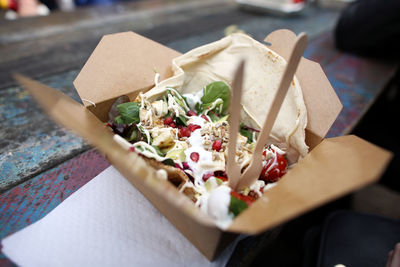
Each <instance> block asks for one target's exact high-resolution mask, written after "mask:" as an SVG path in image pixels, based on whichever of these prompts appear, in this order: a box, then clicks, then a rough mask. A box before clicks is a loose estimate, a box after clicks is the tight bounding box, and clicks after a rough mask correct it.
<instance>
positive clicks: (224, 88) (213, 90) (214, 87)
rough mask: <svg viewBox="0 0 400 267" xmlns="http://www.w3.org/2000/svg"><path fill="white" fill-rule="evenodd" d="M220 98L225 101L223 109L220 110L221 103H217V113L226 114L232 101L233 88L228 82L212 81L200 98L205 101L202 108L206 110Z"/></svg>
mask: <svg viewBox="0 0 400 267" xmlns="http://www.w3.org/2000/svg"><path fill="white" fill-rule="evenodd" d="M218 98H220V99H221V100H222V101H223V105H222V110H220V105H216V107H215V108H214V109H215V111H216V112H217V113H219V114H224V113H225V112H226V111H227V109H228V107H229V103H230V101H231V89H230V88H229V86H228V85H227V84H226V83H224V82H221V81H218V82H212V83H210V84H208V85H207V86H206V87H205V88H204V89H203V96H202V97H201V99H200V100H201V102H202V103H203V105H202V109H203V110H204V109H205V108H207V107H209V106H210V105H211V104H212V103H214V102H215V101H216V100H217V99H218Z"/></svg>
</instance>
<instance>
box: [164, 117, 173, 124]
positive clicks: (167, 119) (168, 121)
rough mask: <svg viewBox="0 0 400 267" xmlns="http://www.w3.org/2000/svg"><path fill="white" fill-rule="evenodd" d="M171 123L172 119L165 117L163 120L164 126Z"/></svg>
mask: <svg viewBox="0 0 400 267" xmlns="http://www.w3.org/2000/svg"><path fill="white" fill-rule="evenodd" d="M171 122H172V117H166V118H165V120H164V124H165V125H169V124H170V123H171Z"/></svg>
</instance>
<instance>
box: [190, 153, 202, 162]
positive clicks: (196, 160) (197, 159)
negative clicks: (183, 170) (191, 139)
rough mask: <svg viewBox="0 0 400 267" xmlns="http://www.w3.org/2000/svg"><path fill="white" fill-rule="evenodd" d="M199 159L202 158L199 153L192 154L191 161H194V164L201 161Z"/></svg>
mask: <svg viewBox="0 0 400 267" xmlns="http://www.w3.org/2000/svg"><path fill="white" fill-rule="evenodd" d="M199 157H200V155H199V153H197V152H192V153H191V154H190V159H191V160H192V161H194V162H198V161H199Z"/></svg>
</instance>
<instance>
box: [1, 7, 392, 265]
mask: <svg viewBox="0 0 400 267" xmlns="http://www.w3.org/2000/svg"><path fill="white" fill-rule="evenodd" d="M338 16H339V11H338V10H330V9H323V8H319V7H318V6H315V5H310V6H308V7H307V8H306V9H305V10H303V12H301V13H300V14H298V15H295V16H290V17H279V16H272V15H267V14H260V13H256V14H254V13H250V12H244V11H243V10H240V9H238V7H237V6H236V4H235V3H234V2H232V1H228V0H218V1H211V0H209V1H178V0H176V1H146V2H133V3H128V2H125V3H122V4H115V5H112V6H108V7H89V8H82V9H79V10H77V11H76V12H73V13H57V12H55V13H53V14H52V15H50V16H48V17H42V18H29V19H22V20H18V21H14V22H4V23H3V22H1V23H0V149H1V154H0V169H1V173H0V193H2V194H1V195H0V239H1V238H4V237H5V236H7V235H9V234H11V233H13V232H15V231H17V230H19V229H22V228H23V227H25V226H27V225H29V224H31V223H33V222H35V221H37V220H39V219H40V218H42V217H43V216H45V215H46V214H47V213H48V212H50V211H51V210H52V209H53V208H54V207H56V206H57V205H58V204H59V203H60V202H62V201H63V200H64V199H65V198H67V197H68V196H69V195H71V194H72V193H73V192H75V191H76V190H77V189H79V188H80V187H81V186H83V185H84V184H85V183H87V182H88V181H89V180H90V179H92V178H93V177H95V176H96V175H97V174H98V173H100V172H101V171H102V170H104V169H105V168H106V167H107V166H109V163H108V162H107V161H106V160H105V159H104V157H103V156H101V155H100V154H99V153H98V152H97V151H96V150H94V149H91V147H90V146H89V145H88V144H87V143H86V142H85V141H84V140H83V139H82V138H80V137H78V136H76V135H74V134H72V133H70V132H69V131H68V130H66V129H64V128H61V127H59V126H57V125H56V124H55V123H53V122H52V121H51V120H50V119H49V118H48V117H47V116H46V115H45V114H44V113H43V112H42V111H41V110H40V108H39V107H38V106H37V104H36V103H35V102H34V101H33V100H32V98H31V97H30V96H29V95H28V94H27V93H26V92H25V91H24V90H23V89H22V88H21V87H19V86H18V85H16V84H15V82H14V81H13V80H12V79H11V76H10V73H11V72H15V71H17V72H22V73H24V74H26V75H29V76H31V77H34V78H37V79H39V80H40V81H41V82H43V83H45V84H47V85H49V86H51V87H54V88H57V89H59V90H61V91H63V92H64V93H66V94H67V95H69V96H70V97H72V98H73V99H75V100H77V101H79V102H80V99H79V97H78V95H77V93H76V91H75V89H74V88H73V85H72V81H73V80H74V79H75V77H76V76H77V74H78V72H79V69H80V68H81V67H82V66H83V64H84V63H85V61H86V60H87V58H88V57H89V55H90V53H91V51H92V50H93V49H94V47H95V46H96V44H97V43H98V41H99V40H100V38H101V36H103V35H104V34H108V33H113V32H120V31H135V32H138V33H140V34H142V35H144V36H146V37H149V38H151V39H153V40H155V41H158V42H160V43H162V44H164V45H167V46H169V47H171V48H173V49H176V50H177V51H180V52H186V51H188V50H190V49H192V48H194V47H197V46H199V45H202V44H206V43H208V42H211V41H215V40H218V39H220V38H222V37H223V36H224V29H225V28H226V27H227V26H229V25H232V24H236V25H237V26H238V27H239V28H240V29H242V30H244V31H245V32H247V33H249V34H251V35H252V36H253V37H254V38H255V39H257V40H262V39H264V37H265V35H266V34H268V33H269V32H271V31H273V30H276V29H280V28H288V29H291V30H292V31H294V32H296V33H299V32H302V31H305V32H307V34H308V35H309V37H310V42H309V45H308V47H307V50H306V52H305V55H304V56H305V57H306V58H309V59H311V60H314V61H316V62H319V63H320V64H321V66H322V67H323V69H324V71H325V73H326V75H327V77H328V79H329V80H330V82H331V84H332V86H333V88H334V89H335V91H336V93H337V94H338V96H339V98H340V100H341V101H342V104H343V110H342V112H341V113H340V115H339V117H338V119H337V120H336V122H335V123H334V125H333V126H332V128H331V130H330V131H329V133H328V136H329V137H330V136H338V135H343V134H347V133H350V132H351V130H352V129H353V128H354V126H355V125H356V124H357V122H358V121H359V120H360V119H361V118H362V116H363V115H364V114H365V113H366V111H367V110H368V109H369V107H370V106H371V105H372V103H373V102H374V101H375V99H376V98H377V96H378V95H379V94H380V93H381V92H382V90H383V89H384V88H385V86H386V85H387V83H388V82H389V80H390V79H391V78H392V76H393V75H394V73H395V71H396V65H395V64H394V63H390V62H381V61H377V60H374V59H366V58H360V57H357V56H353V55H349V54H345V53H342V52H340V51H337V50H336V49H335V47H334V42H333V37H332V29H333V27H334V25H335V23H336V20H337V18H338ZM0 264H5V265H7V264H9V262H8V261H7V260H6V259H5V258H4V255H2V256H0Z"/></svg>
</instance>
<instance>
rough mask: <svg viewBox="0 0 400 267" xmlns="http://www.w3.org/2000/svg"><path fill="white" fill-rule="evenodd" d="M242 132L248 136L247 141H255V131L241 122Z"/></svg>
mask: <svg viewBox="0 0 400 267" xmlns="http://www.w3.org/2000/svg"><path fill="white" fill-rule="evenodd" d="M239 132H240V134H241V135H243V136H245V137H247V143H249V144H251V143H253V141H254V140H253V131H252V130H250V129H248V128H247V127H246V126H245V125H244V123H243V122H242V123H240V131H239Z"/></svg>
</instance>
